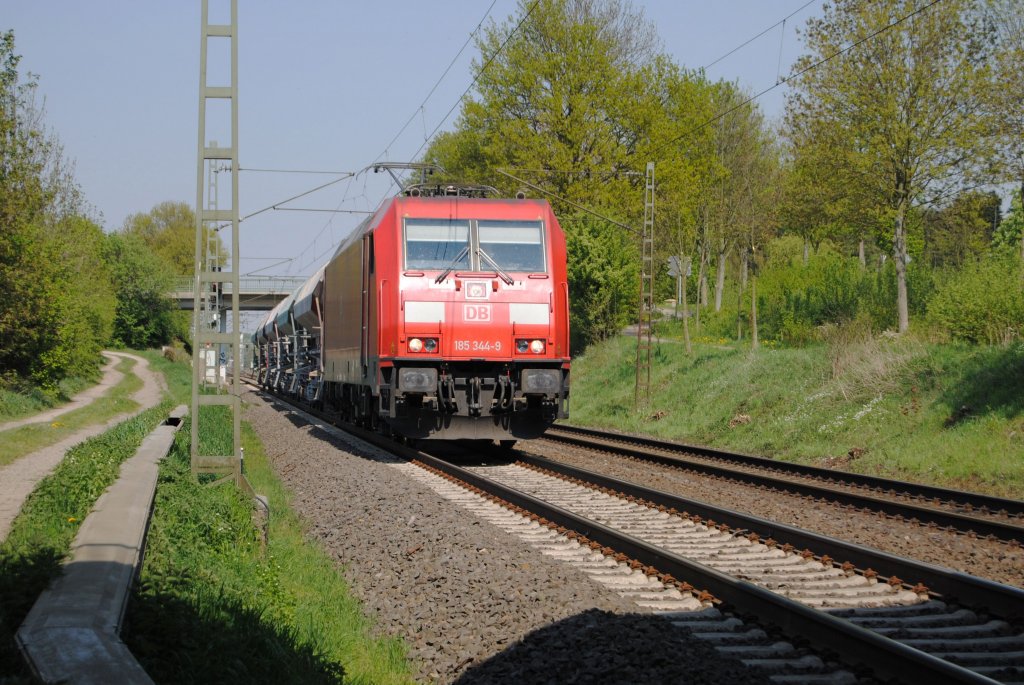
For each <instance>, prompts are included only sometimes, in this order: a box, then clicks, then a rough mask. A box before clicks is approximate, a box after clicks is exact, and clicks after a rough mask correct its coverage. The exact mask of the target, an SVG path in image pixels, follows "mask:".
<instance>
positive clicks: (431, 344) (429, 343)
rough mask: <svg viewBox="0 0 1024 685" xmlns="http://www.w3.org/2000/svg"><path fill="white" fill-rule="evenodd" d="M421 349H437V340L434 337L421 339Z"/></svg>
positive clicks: (431, 350) (430, 350)
mask: <svg viewBox="0 0 1024 685" xmlns="http://www.w3.org/2000/svg"><path fill="white" fill-rule="evenodd" d="M423 349H424V350H426V351H427V352H434V351H436V350H437V340H436V339H435V338H427V339H426V340H424V341H423Z"/></svg>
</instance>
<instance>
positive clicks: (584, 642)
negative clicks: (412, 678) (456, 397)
mask: <svg viewBox="0 0 1024 685" xmlns="http://www.w3.org/2000/svg"><path fill="white" fill-rule="evenodd" d="M245 401H246V404H247V409H246V419H247V420H248V421H249V422H250V423H251V424H252V425H253V427H254V428H255V430H256V432H257V433H258V434H259V436H260V438H261V440H262V441H263V443H264V445H265V447H266V450H267V453H268V454H269V455H271V461H272V463H273V467H274V469H275V471H276V472H277V473H278V475H279V476H280V477H281V479H282V481H283V482H284V483H285V485H286V486H287V487H288V488H289V490H290V491H291V492H292V494H293V496H294V499H293V502H292V506H293V507H294V508H295V509H296V511H297V512H298V513H299V514H300V515H301V516H302V517H303V518H304V519H305V520H306V521H307V523H308V525H309V535H310V536H311V537H313V538H314V539H316V540H318V541H319V542H321V543H322V544H323V545H324V546H325V548H326V549H327V550H328V551H329V553H330V554H332V555H334V557H335V558H336V559H337V561H338V563H339V564H340V565H341V566H342V568H343V569H344V574H345V576H346V578H347V579H348V580H349V582H350V583H351V585H352V588H353V591H354V592H355V594H356V595H357V596H358V597H359V598H360V600H361V601H362V602H363V604H364V607H365V608H366V610H367V611H368V612H369V613H370V614H371V615H372V616H374V617H375V619H376V621H377V625H378V626H379V628H380V629H381V630H383V631H384V632H386V633H388V634H391V635H398V636H402V637H404V638H405V639H406V641H407V643H408V644H409V645H410V648H411V657H412V658H413V660H414V663H415V666H416V668H417V671H416V674H415V675H416V678H417V680H418V681H419V682H437V683H450V682H458V683H509V682H524V683H597V682H601V683H617V682H621V683H637V682H645V683H668V682H675V683H682V682H685V683H738V684H742V683H753V682H761V680H762V679H761V678H760V676H758V675H757V674H756V673H753V672H751V671H749V670H748V669H745V668H744V667H743V666H742V665H741V664H739V663H738V662H735V661H732V660H728V659H725V658H723V657H721V656H719V655H718V654H717V653H716V652H715V651H714V650H713V649H712V648H711V647H710V646H708V645H707V644H705V643H703V642H697V641H692V640H688V639H687V633H686V632H685V631H684V630H682V629H679V628H675V627H672V626H671V625H670V624H669V623H668V622H667V621H666V620H665V619H663V618H661V617H659V616H655V615H652V614H650V613H648V612H646V611H645V610H643V609H641V608H640V607H638V606H637V605H635V604H633V603H632V602H628V601H626V600H624V599H623V598H621V597H619V596H618V595H617V594H614V593H612V592H610V591H608V590H605V589H603V588H601V587H598V586H597V585H595V584H594V583H593V582H591V581H590V580H589V579H588V578H587V577H586V576H585V575H583V574H582V573H581V572H579V571H577V570H576V569H574V568H571V567H568V566H566V565H564V564H560V563H558V562H555V561H551V560H550V559H548V558H547V557H544V556H542V555H540V554H539V553H538V552H537V551H535V550H533V549H532V548H530V547H529V546H528V545H526V544H525V543H522V542H520V541H519V540H517V539H515V538H513V537H511V536H510V535H508V534H506V533H504V532H503V531H501V530H500V529H498V528H497V527H495V526H493V525H491V524H490V523H487V522H485V521H481V520H476V519H474V518H473V517H472V516H470V515H469V514H467V513H466V512H465V511H463V510H461V509H459V508H458V507H456V506H455V505H453V504H452V503H450V502H447V501H445V500H443V499H441V497H440V496H439V495H438V494H436V493H435V492H434V491H433V490H431V489H429V488H428V487H426V486H425V485H422V484H420V483H419V482H417V481H415V480H413V479H411V478H408V477H406V476H404V475H402V473H401V472H400V471H399V469H398V468H396V467H395V466H394V460H393V459H392V458H389V457H387V456H386V455H385V454H383V453H382V452H381V451H379V450H377V449H376V448H373V447H370V446H368V445H366V444H365V443H362V442H361V441H358V440H356V439H354V438H351V437H349V436H346V435H345V434H343V433H340V432H339V431H336V430H334V429H330V428H321V427H317V426H311V425H309V424H307V423H306V422H305V421H304V420H303V419H301V418H300V417H299V416H298V415H296V414H295V413H294V412H291V411H289V410H288V408H287V407H285V406H284V405H281V404H276V405H272V404H271V403H270V402H268V401H267V400H264V399H263V398H261V397H259V396H257V395H255V394H253V393H249V394H248V395H247V396H246V397H245Z"/></svg>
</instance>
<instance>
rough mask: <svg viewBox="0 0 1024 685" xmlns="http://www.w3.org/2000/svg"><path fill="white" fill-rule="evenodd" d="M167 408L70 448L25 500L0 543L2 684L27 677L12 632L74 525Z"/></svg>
mask: <svg viewBox="0 0 1024 685" xmlns="http://www.w3.org/2000/svg"><path fill="white" fill-rule="evenodd" d="M169 409H170V406H169V404H168V403H164V404H162V405H160V406H157V407H154V408H152V409H149V410H147V411H145V412H143V413H142V414H140V415H139V416H137V417H135V418H133V419H130V420H128V421H125V422H123V423H121V424H119V425H117V426H115V427H114V428H112V429H110V430H109V431H107V432H105V433H103V434H102V435H99V436H96V437H94V438H91V439H89V440H87V441H85V442H83V443H82V444H80V445H78V446H76V447H74V448H72V449H71V450H69V451H68V454H67V456H66V457H65V459H64V461H63V462H61V464H60V465H59V466H58V467H57V469H56V470H55V471H54V472H53V473H52V474H51V475H50V476H48V477H47V478H45V479H43V480H42V481H41V482H40V483H39V485H38V486H37V487H36V489H35V490H34V491H33V492H32V494H31V495H30V496H29V498H28V500H27V501H26V502H25V505H24V507H23V508H22V511H21V513H20V514H19V515H18V517H17V518H16V519H15V520H14V523H13V526H12V528H11V531H10V534H9V535H8V536H7V539H6V540H4V541H3V543H0V682H6V681H5V678H7V677H15V678H19V679H22V678H26V677H27V673H26V672H25V670H24V665H23V664H22V661H21V657H20V655H19V654H18V651H17V647H16V646H15V644H14V633H15V632H16V631H17V629H18V626H19V625H21V622H22V621H23V620H24V618H25V616H26V615H27V614H28V611H29V609H31V608H32V605H33V604H34V603H35V600H36V598H37V597H38V596H39V593H40V592H42V591H43V590H44V589H45V588H46V586H47V585H48V584H49V583H50V582H51V581H52V580H53V579H54V578H56V577H57V576H58V575H59V574H60V568H61V563H62V561H63V559H64V557H65V556H66V555H67V553H68V550H69V548H70V545H71V542H72V540H74V537H75V535H76V534H77V532H78V527H79V525H81V522H82V520H83V519H84V518H85V516H86V515H87V514H88V513H89V510H90V509H91V508H92V506H93V504H94V503H95V501H96V499H97V498H98V497H99V496H100V494H102V492H103V491H104V490H105V489H106V488H107V486H109V485H110V484H111V483H112V482H113V481H114V480H115V479H116V478H117V474H118V471H119V468H120V465H121V463H122V462H123V461H124V460H125V459H127V458H129V457H130V456H132V455H133V454H134V453H135V451H136V450H137V449H138V446H139V444H141V442H142V440H143V438H144V437H145V436H146V435H148V434H149V433H150V432H151V431H152V430H153V428H155V427H156V426H157V424H159V423H160V422H161V421H162V420H163V419H164V418H165V417H166V416H167V412H168V411H169ZM26 682H27V680H26Z"/></svg>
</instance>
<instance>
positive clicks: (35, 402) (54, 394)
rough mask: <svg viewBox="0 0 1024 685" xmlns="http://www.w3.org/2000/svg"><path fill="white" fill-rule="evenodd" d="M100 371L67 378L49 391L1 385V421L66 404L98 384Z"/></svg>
mask: <svg viewBox="0 0 1024 685" xmlns="http://www.w3.org/2000/svg"><path fill="white" fill-rule="evenodd" d="M100 373H101V372H100V371H99V370H97V371H96V374H95V376H94V377H91V378H66V379H64V380H63V381H61V382H60V384H59V385H58V386H57V387H56V388H54V389H52V390H49V391H44V390H42V389H40V388H34V387H21V388H17V389H16V388H11V387H0V422H5V421H13V420H15V419H20V418H24V417H26V416H31V415H32V414H38V413H39V412H41V411H45V410H47V409H53V408H54V407H56V406H58V405H61V404H64V403H66V402H67V401H69V400H70V399H71V398H72V397H73V396H74V395H77V394H78V393H80V392H82V391H83V390H85V389H86V388H88V387H89V386H92V385H96V383H97V381H99V379H100Z"/></svg>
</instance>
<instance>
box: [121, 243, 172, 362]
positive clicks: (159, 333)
mask: <svg viewBox="0 0 1024 685" xmlns="http://www.w3.org/2000/svg"><path fill="white" fill-rule="evenodd" d="M104 257H105V260H106V262H107V264H108V265H109V267H110V270H111V272H112V273H113V280H114V284H115V292H116V296H117V308H116V313H115V316H114V333H113V337H114V341H115V342H116V343H118V344H120V345H124V346H127V347H137V348H145V347H157V346H159V345H163V344H166V343H169V342H170V341H171V339H172V338H174V337H175V336H178V337H184V335H185V334H186V333H187V331H182V324H181V320H180V317H179V316H177V314H178V312H176V310H175V308H174V302H173V301H172V300H171V299H170V298H169V297H168V295H167V293H169V292H170V291H171V287H172V285H173V283H174V277H175V275H176V274H175V273H174V268H173V267H172V266H171V265H170V264H169V263H168V262H166V261H165V260H164V259H162V258H161V257H160V256H158V255H157V254H156V253H155V252H153V250H152V249H150V248H149V246H148V245H146V243H145V242H144V241H143V240H142V239H141V238H139V237H138V236H134V235H123V234H120V233H114V234H111V235H108V236H107V240H106V245H105V246H104Z"/></svg>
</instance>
